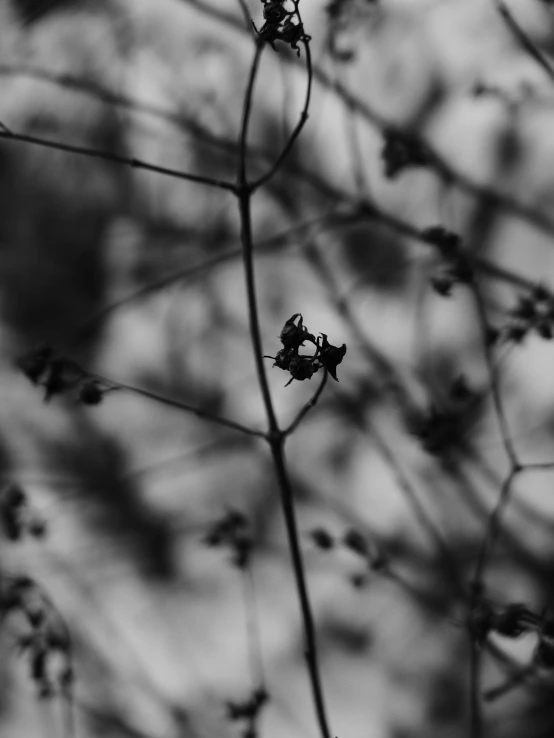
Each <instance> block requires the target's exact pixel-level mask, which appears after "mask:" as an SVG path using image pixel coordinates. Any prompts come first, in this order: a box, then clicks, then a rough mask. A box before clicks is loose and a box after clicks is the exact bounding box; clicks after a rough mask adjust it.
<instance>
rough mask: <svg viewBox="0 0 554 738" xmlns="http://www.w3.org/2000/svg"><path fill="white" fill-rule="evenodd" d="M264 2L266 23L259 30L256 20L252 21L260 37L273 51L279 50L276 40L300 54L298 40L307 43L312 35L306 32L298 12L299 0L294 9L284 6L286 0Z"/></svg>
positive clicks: (266, 0) (265, 0) (263, 0)
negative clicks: (276, 46)
mask: <svg viewBox="0 0 554 738" xmlns="http://www.w3.org/2000/svg"><path fill="white" fill-rule="evenodd" d="M262 3H263V6H264V10H263V13H264V21H265V23H264V24H263V26H262V27H261V28H260V30H259V31H258V29H257V28H256V25H255V23H254V21H251V23H252V25H253V26H254V30H255V31H256V33H257V34H258V38H259V39H260V40H261V41H265V42H266V43H268V44H269V45H270V46H271V48H272V49H273V51H277V49H276V48H275V41H282V42H283V43H285V44H287V45H288V46H290V47H291V49H294V50H295V51H296V54H297V56H300V49H299V48H298V42H299V41H301V42H302V43H304V44H305V43H307V42H308V41H309V40H310V37H309V36H307V35H306V34H305V33H304V26H303V25H302V21H301V20H300V16H299V14H298V0H296V2H295V3H294V9H293V10H287V9H286V8H285V7H284V6H285V4H286V0H262Z"/></svg>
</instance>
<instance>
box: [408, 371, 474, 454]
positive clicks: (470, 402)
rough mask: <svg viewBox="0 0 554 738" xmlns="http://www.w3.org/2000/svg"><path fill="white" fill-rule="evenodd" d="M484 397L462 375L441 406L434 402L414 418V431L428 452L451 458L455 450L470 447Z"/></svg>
mask: <svg viewBox="0 0 554 738" xmlns="http://www.w3.org/2000/svg"><path fill="white" fill-rule="evenodd" d="M482 399H483V398H482V395H481V393H479V392H477V391H476V390H475V389H474V388H472V387H470V385H469V384H468V382H467V380H466V378H465V377H464V376H463V375H460V376H458V377H457V378H456V379H455V380H454V381H453V382H452V384H451V385H450V388H449V390H448V396H447V398H446V399H445V400H444V401H443V402H442V403H441V405H440V407H439V406H438V404H436V403H434V402H433V403H431V405H430V406H429V408H428V410H427V411H426V412H424V413H422V414H420V415H418V416H417V417H413V418H412V419H411V423H410V426H411V432H412V434H413V435H414V436H416V437H417V438H418V439H419V440H420V442H421V444H422V446H423V448H424V449H425V450H426V451H427V453H429V454H432V455H433V456H438V457H441V458H451V456H452V454H453V453H456V452H460V451H463V450H464V449H465V448H466V447H467V441H468V437H469V435H470V430H471V428H472V426H473V423H474V421H475V419H476V417H477V414H478V412H479V411H480V409H481V404H482Z"/></svg>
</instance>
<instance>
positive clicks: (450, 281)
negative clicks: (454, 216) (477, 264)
mask: <svg viewBox="0 0 554 738" xmlns="http://www.w3.org/2000/svg"><path fill="white" fill-rule="evenodd" d="M421 237H422V239H423V240H424V241H426V242H427V243H430V244H432V245H433V246H435V248H436V249H437V251H438V253H439V255H440V256H441V258H442V260H443V262H444V263H445V268H444V269H443V270H442V271H441V272H440V273H439V274H437V275H435V276H434V277H432V278H431V285H432V287H433V289H434V290H435V292H437V294H439V295H441V296H442V297H450V295H451V294H452V289H453V288H454V286H455V285H456V284H471V283H472V281H473V270H472V268H471V266H470V264H469V263H468V260H467V258H466V257H465V256H464V254H463V251H462V249H461V239H460V236H459V235H458V234H457V233H453V232H452V231H449V230H448V229H446V228H443V226H431V227H430V228H426V229H425V230H423V231H422V232H421Z"/></svg>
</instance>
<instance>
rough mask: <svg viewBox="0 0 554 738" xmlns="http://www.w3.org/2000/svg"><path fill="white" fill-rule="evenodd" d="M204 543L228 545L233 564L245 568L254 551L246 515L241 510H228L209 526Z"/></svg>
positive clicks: (213, 545) (216, 545) (214, 545)
mask: <svg viewBox="0 0 554 738" xmlns="http://www.w3.org/2000/svg"><path fill="white" fill-rule="evenodd" d="M204 543H205V544H206V545H207V546H211V547H219V546H227V547H228V548H229V549H230V550H231V553H232V559H231V561H232V563H233V565H234V566H236V567H238V568H239V569H244V568H245V567H246V566H247V565H248V562H249V560H250V554H251V552H252V535H251V533H250V531H249V529H248V520H247V518H246V516H245V515H244V514H243V513H241V512H240V511H239V510H228V511H227V512H226V513H225V515H224V516H223V517H222V518H220V519H219V520H217V521H216V522H215V523H213V525H212V526H211V527H210V528H209V530H208V531H207V533H206V535H205V536H204Z"/></svg>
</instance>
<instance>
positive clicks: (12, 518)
mask: <svg viewBox="0 0 554 738" xmlns="http://www.w3.org/2000/svg"><path fill="white" fill-rule="evenodd" d="M0 525H1V526H2V530H3V532H4V535H5V536H6V538H7V539H8V540H10V541H19V540H20V539H21V538H22V537H23V536H24V535H25V534H28V535H31V536H33V537H34V538H42V537H43V536H44V534H45V533H46V523H45V522H44V520H43V519H42V518H41V517H40V516H39V515H37V513H36V512H35V511H34V510H33V509H32V508H31V507H30V505H29V501H28V500H27V495H26V494H25V492H24V490H23V489H22V488H21V487H20V486H19V484H17V483H15V482H12V483H11V484H8V486H7V487H5V488H4V489H3V490H2V491H0Z"/></svg>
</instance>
